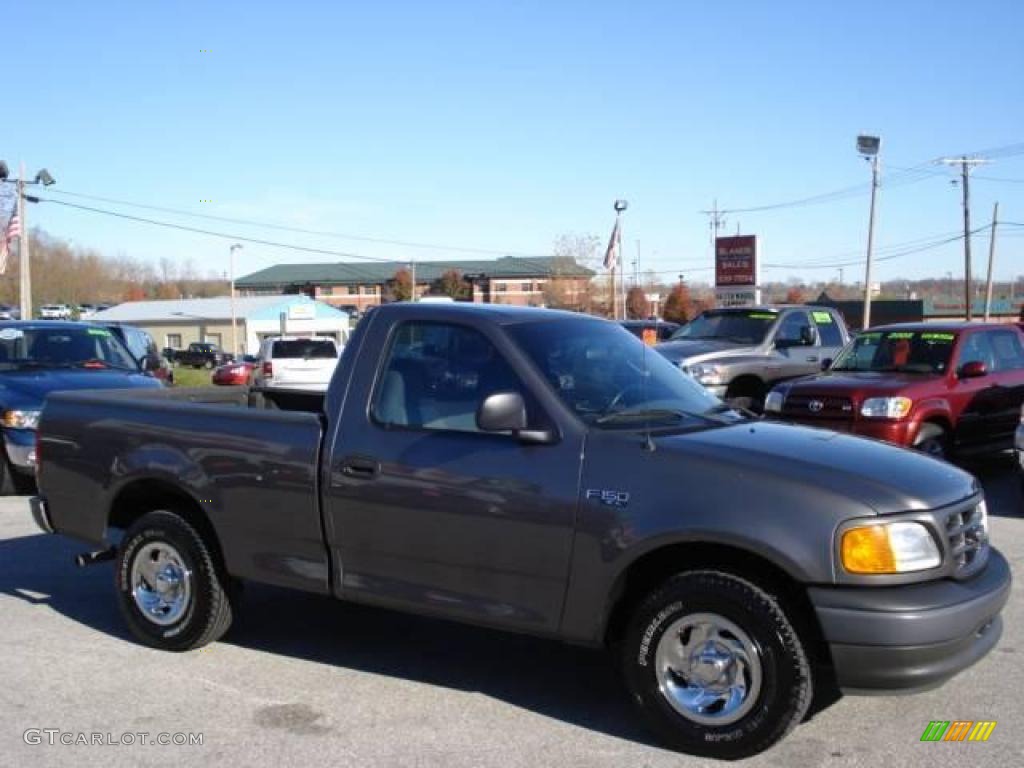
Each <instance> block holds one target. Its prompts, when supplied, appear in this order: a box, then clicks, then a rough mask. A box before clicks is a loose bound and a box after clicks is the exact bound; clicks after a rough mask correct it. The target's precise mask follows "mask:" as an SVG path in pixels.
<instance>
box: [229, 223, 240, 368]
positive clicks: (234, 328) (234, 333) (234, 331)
mask: <svg viewBox="0 0 1024 768" xmlns="http://www.w3.org/2000/svg"><path fill="white" fill-rule="evenodd" d="M241 247H242V244H241V243H235V244H234V245H232V246H231V248H229V249H228V250H229V252H230V259H229V262H230V264H229V268H230V270H231V354H232V355H237V354H238V323H237V315H236V314H235V251H236V250H239V249H241Z"/></svg>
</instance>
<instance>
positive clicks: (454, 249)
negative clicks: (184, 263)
mask: <svg viewBox="0 0 1024 768" xmlns="http://www.w3.org/2000/svg"><path fill="white" fill-rule="evenodd" d="M49 191H50V193H51V194H59V195H66V196H68V197H76V198H80V199H82V200H93V201H96V202H100V203H110V204H112V205H123V206H127V207H129V208H139V209H141V210H147V211H158V212H160V213H170V214H173V215H175V216H188V217H191V218H194V219H206V220H207V221H220V222H223V223H226V224H241V225H243V226H248V227H261V228H263V229H273V230H278V231H280V232H292V233H295V234H300V235H314V236H317V237H332V238H337V239H339V240H357V241H359V242H364V243H378V244H381V245H397V246H400V247H403V248H424V249H428V250H437V251H448V252H450V253H476V254H481V255H488V256H518V257H520V258H537V257H538V256H539V255H540V254H529V253H516V252H511V251H501V250H496V249H490V248H469V247H465V246H455V245H441V244H438V243H419V242H412V241H407V240H392V239H389V238H384V237H370V236H367V235H353V234H349V233H345V232H333V231H329V230H317V229H304V228H302V227H294V226H289V225H287V224H275V223H272V222H266V221H253V220H252V219H238V218H233V217H230V216H217V215H214V214H209V213H196V212H195V211H188V210H184V209H181V208H167V207H165V206H160V205H148V204H145V203H135V202H132V201H130V200H118V199H116V198H112V197H100V196H99V195H88V194H85V193H83V192H70V191H68V190H66V189H51V190H49ZM52 202H57V201H56V200H53V201H52ZM360 258H369V257H360Z"/></svg>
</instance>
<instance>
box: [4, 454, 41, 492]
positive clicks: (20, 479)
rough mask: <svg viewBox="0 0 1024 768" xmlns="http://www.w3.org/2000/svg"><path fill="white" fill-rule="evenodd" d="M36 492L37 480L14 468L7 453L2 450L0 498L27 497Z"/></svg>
mask: <svg viewBox="0 0 1024 768" xmlns="http://www.w3.org/2000/svg"><path fill="white" fill-rule="evenodd" d="M35 490H36V483H35V479H34V478H32V477H28V476H26V475H23V474H22V473H21V472H19V471H18V470H16V469H15V468H14V467H12V466H11V460H10V459H8V458H7V452H6V451H5V450H4V449H3V448H0V496H25V495H26V494H32V493H35Z"/></svg>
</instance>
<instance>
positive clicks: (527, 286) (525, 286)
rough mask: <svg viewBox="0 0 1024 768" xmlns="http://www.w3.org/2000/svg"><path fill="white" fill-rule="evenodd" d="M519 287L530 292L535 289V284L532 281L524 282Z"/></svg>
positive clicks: (524, 291)
mask: <svg viewBox="0 0 1024 768" xmlns="http://www.w3.org/2000/svg"><path fill="white" fill-rule="evenodd" d="M519 288H520V289H521V290H522V291H523V293H530V292H532V291H533V284H532V283H522V284H521V285H520V286H519Z"/></svg>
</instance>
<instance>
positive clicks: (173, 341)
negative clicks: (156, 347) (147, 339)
mask: <svg viewBox="0 0 1024 768" xmlns="http://www.w3.org/2000/svg"><path fill="white" fill-rule="evenodd" d="M164 340H165V343H164V346H167V347H170V348H171V349H181V334H180V333H168V334H167V335H166V336H165V337H164Z"/></svg>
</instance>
